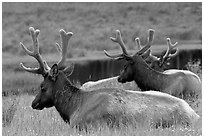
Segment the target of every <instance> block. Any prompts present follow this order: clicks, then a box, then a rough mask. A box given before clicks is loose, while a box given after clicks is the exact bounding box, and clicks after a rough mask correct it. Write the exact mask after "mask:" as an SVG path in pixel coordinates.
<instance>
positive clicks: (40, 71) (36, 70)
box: [20, 27, 47, 75]
mask: <svg viewBox="0 0 204 138" xmlns="http://www.w3.org/2000/svg"><path fill="white" fill-rule="evenodd" d="M29 31H30V35H31V37H32V41H33V52H31V51H29V50H28V49H27V48H26V47H25V46H24V45H23V43H21V42H20V46H21V47H22V49H23V50H24V51H25V52H26V53H27V54H28V55H29V56H32V57H34V58H35V59H36V60H37V61H38V63H39V68H28V67H26V66H24V65H23V63H20V66H21V67H22V68H23V69H24V70H26V71H28V72H31V73H35V74H42V75H44V74H46V73H47V71H46V70H45V68H44V63H43V60H42V57H41V55H40V53H39V45H38V38H37V37H38V35H39V33H40V30H38V29H37V30H35V29H34V28H33V27H30V28H29Z"/></svg>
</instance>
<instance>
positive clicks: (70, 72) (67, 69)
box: [63, 64, 74, 77]
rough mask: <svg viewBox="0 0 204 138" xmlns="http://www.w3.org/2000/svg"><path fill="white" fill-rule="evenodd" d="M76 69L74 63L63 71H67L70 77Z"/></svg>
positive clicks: (66, 73)
mask: <svg viewBox="0 0 204 138" xmlns="http://www.w3.org/2000/svg"><path fill="white" fill-rule="evenodd" d="M73 71H74V64H71V65H70V66H68V67H66V68H65V69H64V70H63V72H64V73H65V75H66V76H67V77H68V76H70V75H71V74H72V72H73Z"/></svg>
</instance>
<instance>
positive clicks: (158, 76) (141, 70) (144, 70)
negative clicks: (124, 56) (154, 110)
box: [133, 56, 169, 91]
mask: <svg viewBox="0 0 204 138" xmlns="http://www.w3.org/2000/svg"><path fill="white" fill-rule="evenodd" d="M133 70H134V81H135V82H136V83H137V85H138V87H139V88H140V89H141V90H142V91H147V90H157V91H161V90H163V89H165V86H166V85H167V84H166V83H168V82H167V80H169V79H168V77H169V76H168V75H166V74H163V73H161V72H158V71H155V70H154V69H152V68H151V67H149V66H148V65H147V63H146V62H145V61H144V60H143V59H142V58H141V57H139V56H137V57H134V65H133Z"/></svg>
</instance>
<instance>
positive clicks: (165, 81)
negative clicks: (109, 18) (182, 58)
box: [104, 29, 201, 99]
mask: <svg viewBox="0 0 204 138" xmlns="http://www.w3.org/2000/svg"><path fill="white" fill-rule="evenodd" d="M153 34H154V30H151V29H150V30H149V40H148V43H147V45H146V46H144V47H143V48H142V49H141V50H140V51H138V52H137V53H135V54H134V55H133V56H130V55H129V54H128V53H127V51H126V48H125V44H124V42H123V40H122V38H121V34H120V31H119V30H117V34H116V38H111V40H112V41H114V42H116V43H119V45H120V47H121V48H122V51H123V53H122V54H118V55H110V54H108V53H107V52H106V51H104V52H105V54H106V55H107V56H108V57H110V58H113V59H125V61H126V63H125V65H124V69H123V70H122V72H121V74H120V76H119V77H118V81H119V82H121V83H126V82H131V81H135V82H136V83H137V85H138V87H139V88H140V89H141V90H142V91H147V90H156V91H161V92H164V93H168V94H171V95H173V96H176V97H180V98H184V99H186V98H187V97H188V96H189V95H193V94H194V93H196V94H197V93H200V92H201V91H200V89H198V88H195V86H193V85H195V83H194V80H196V79H197V77H194V76H193V77H194V79H193V80H192V77H191V76H189V75H188V74H185V72H182V71H176V72H172V71H170V72H168V71H167V73H163V72H159V71H156V70H154V69H152V68H151V67H150V66H149V65H148V64H147V63H146V62H145V61H144V59H143V58H144V57H146V55H148V54H145V52H148V53H149V48H150V46H151V44H152V42H153ZM196 76H197V75H196ZM196 84H197V85H196V86H197V87H199V88H201V84H200V83H197V82H196Z"/></svg>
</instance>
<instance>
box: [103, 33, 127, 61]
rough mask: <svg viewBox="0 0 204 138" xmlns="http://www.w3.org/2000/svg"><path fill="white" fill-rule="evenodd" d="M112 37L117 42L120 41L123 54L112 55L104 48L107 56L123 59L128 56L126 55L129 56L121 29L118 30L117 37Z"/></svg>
mask: <svg viewBox="0 0 204 138" xmlns="http://www.w3.org/2000/svg"><path fill="white" fill-rule="evenodd" d="M110 39H111V40H112V41H113V42H115V43H118V44H119V45H120V47H121V49H122V52H123V53H122V54H117V55H110V54H109V53H108V52H107V51H106V50H104V53H105V54H106V56H108V57H110V58H113V59H123V58H126V57H129V54H128V52H127V50H126V48H125V44H124V42H123V40H122V37H121V33H120V31H119V30H116V37H115V38H113V37H110Z"/></svg>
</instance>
